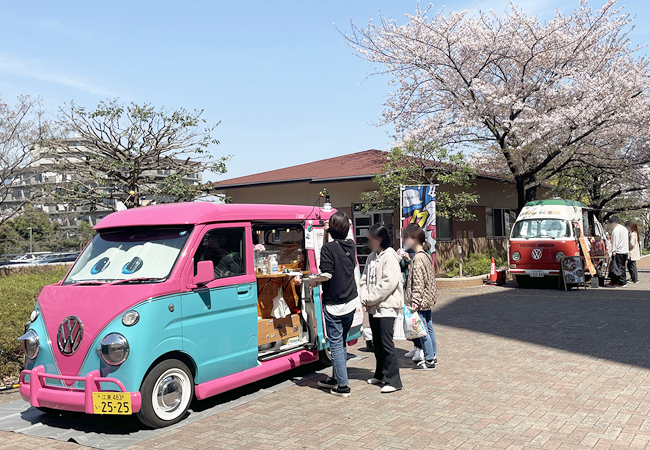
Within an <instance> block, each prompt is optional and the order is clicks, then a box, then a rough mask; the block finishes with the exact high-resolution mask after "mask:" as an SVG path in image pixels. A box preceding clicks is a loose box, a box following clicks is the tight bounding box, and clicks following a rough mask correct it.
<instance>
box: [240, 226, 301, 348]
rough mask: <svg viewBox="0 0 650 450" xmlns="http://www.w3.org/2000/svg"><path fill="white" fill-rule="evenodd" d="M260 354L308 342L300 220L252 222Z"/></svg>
mask: <svg viewBox="0 0 650 450" xmlns="http://www.w3.org/2000/svg"><path fill="white" fill-rule="evenodd" d="M251 228H252V233H253V244H254V247H253V248H254V257H255V274H256V276H257V314H258V317H257V321H258V322H257V323H258V346H259V350H260V354H259V357H260V359H263V358H264V357H270V356H271V355H272V354H274V353H277V352H281V351H285V350H286V349H289V348H293V347H295V346H300V345H304V344H305V343H306V342H308V341H309V333H308V330H307V327H306V326H305V325H306V324H305V322H304V319H302V318H301V312H302V308H303V307H304V304H303V303H302V302H301V287H302V284H303V280H302V275H303V274H304V273H305V274H306V272H304V271H305V269H306V267H307V253H306V250H305V230H304V228H303V225H302V223H286V222H281V223H280V222H272V223H268V222H266V223H253V224H252V227H251Z"/></svg>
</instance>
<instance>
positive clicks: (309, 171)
mask: <svg viewBox="0 0 650 450" xmlns="http://www.w3.org/2000/svg"><path fill="white" fill-rule="evenodd" d="M386 156H387V152H384V151H382V150H365V151H363V152H357V153H350V154H348V155H342V156H336V157H334V158H328V159H322V160H320V161H313V162H310V163H306V164H299V165H297V166H291V167H285V168H283V169H277V170H270V171H268V172H261V173H256V174H253V175H246V176H243V177H237V178H231V179H229V180H223V181H219V182H218V184H217V187H234V186H242V185H248V184H265V183H281V182H286V181H300V180H306V181H324V180H328V179H341V178H371V177H373V176H374V175H376V174H378V173H381V172H382V166H383V165H384V164H385V163H386V162H387V160H386Z"/></svg>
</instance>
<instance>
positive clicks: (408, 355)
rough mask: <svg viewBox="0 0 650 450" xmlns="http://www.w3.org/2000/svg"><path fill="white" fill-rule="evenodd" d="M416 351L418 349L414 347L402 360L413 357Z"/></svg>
mask: <svg viewBox="0 0 650 450" xmlns="http://www.w3.org/2000/svg"><path fill="white" fill-rule="evenodd" d="M418 350H420V349H419V348H417V347H416V346H415V345H414V346H413V348H412V349H411V351H410V352H408V353H407V354H406V355H404V358H413V356H414V355H415V352H417V351H418Z"/></svg>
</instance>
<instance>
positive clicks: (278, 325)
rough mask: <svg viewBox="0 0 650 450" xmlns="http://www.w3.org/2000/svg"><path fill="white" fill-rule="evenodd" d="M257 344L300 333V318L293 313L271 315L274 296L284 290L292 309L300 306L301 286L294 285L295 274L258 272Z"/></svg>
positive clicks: (286, 299)
mask: <svg viewBox="0 0 650 450" xmlns="http://www.w3.org/2000/svg"><path fill="white" fill-rule="evenodd" d="M256 276H257V315H258V317H261V318H262V319H261V320H258V321H257V342H258V343H257V345H263V344H269V343H271V342H276V341H280V340H282V339H287V338H290V337H294V336H298V335H300V328H301V326H300V318H299V316H298V314H291V315H289V316H287V317H285V318H282V319H275V318H274V317H273V316H272V315H271V311H272V310H273V298H275V296H276V295H277V294H278V289H280V290H281V291H282V297H283V298H284V301H285V302H287V306H289V309H290V310H291V311H294V310H296V309H297V308H299V305H300V296H299V295H298V293H299V286H296V285H294V283H293V278H294V275H289V274H285V273H274V274H257V275H256Z"/></svg>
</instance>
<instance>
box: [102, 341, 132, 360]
mask: <svg viewBox="0 0 650 450" xmlns="http://www.w3.org/2000/svg"><path fill="white" fill-rule="evenodd" d="M101 355H102V359H103V360H104V361H106V363H107V364H110V365H111V366H119V365H120V364H122V363H123V362H124V361H126V358H127V357H128V356H129V343H128V341H127V340H126V338H125V337H124V336H122V335H121V334H119V333H111V334H109V335H108V336H106V337H105V338H104V340H103V341H102V349H101Z"/></svg>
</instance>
